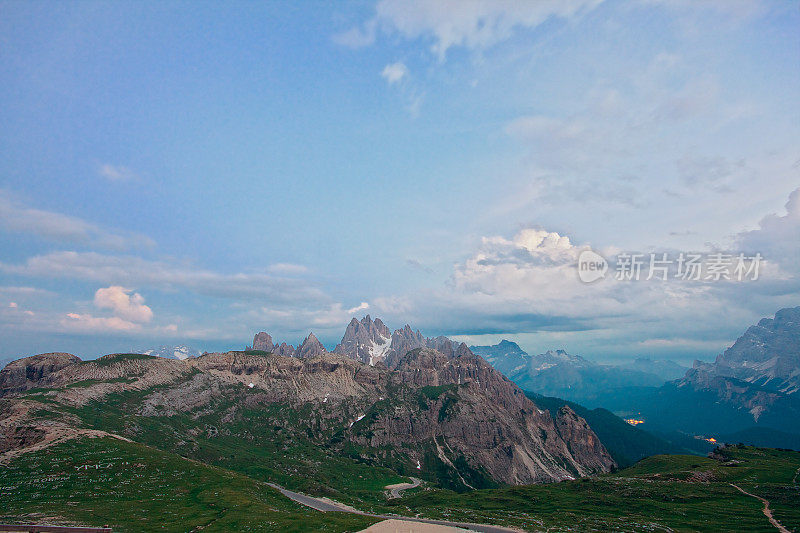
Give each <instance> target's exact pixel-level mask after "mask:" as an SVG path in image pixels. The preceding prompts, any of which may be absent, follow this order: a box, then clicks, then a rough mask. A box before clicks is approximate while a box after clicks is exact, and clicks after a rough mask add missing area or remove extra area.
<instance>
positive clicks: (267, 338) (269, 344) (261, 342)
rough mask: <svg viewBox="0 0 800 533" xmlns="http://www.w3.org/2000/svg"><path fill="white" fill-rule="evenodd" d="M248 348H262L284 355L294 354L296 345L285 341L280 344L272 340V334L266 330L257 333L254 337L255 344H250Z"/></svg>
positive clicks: (265, 350)
mask: <svg viewBox="0 0 800 533" xmlns="http://www.w3.org/2000/svg"><path fill="white" fill-rule="evenodd" d="M246 349H248V350H249V349H253V350H261V351H264V352H270V353H273V354H275V355H282V356H284V357H292V356H294V346H292V345H291V344H286V343H285V342H282V343H280V344H278V343H277V342H275V341H273V340H272V336H271V335H270V334H269V333H266V332H264V331H261V332H259V333H256V336H255V337H253V346H248V347H247V348H246Z"/></svg>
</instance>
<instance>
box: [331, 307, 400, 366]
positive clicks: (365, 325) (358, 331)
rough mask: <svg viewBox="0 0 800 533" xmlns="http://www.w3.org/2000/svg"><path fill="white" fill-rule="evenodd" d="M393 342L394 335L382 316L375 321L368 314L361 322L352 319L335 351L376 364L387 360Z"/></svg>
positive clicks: (357, 359)
mask: <svg viewBox="0 0 800 533" xmlns="http://www.w3.org/2000/svg"><path fill="white" fill-rule="evenodd" d="M391 342H392V335H391V333H390V332H389V328H387V327H386V324H384V323H383V322H382V321H381V319H380V318H376V319H375V321H374V322H373V321H372V319H371V318H370V316H369V315H367V316H365V317H364V318H363V319H361V321H360V322H359V321H358V320H356V319H355V318H353V319H352V320H351V321H350V324H348V325H347V329H346V330H345V332H344V336H343V337H342V342H340V343H339V344H337V345H336V348H334V350H333V353H335V354H339V355H344V356H346V357H349V358H351V359H355V360H356V361H361V362H362V363H367V364H369V365H375V363H377V362H380V361H385V360H386V355H387V354H388V353H389V349H390V348H391Z"/></svg>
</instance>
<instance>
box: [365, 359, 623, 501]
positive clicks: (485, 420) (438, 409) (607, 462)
mask: <svg viewBox="0 0 800 533" xmlns="http://www.w3.org/2000/svg"><path fill="white" fill-rule="evenodd" d="M390 379H391V380H392V381H393V382H394V383H395V384H396V385H398V386H400V385H405V386H407V387H411V388H413V389H416V390H421V391H426V392H424V393H422V396H420V397H419V398H418V402H417V403H408V404H405V405H403V406H400V407H395V409H394V410H393V411H387V412H385V413H382V414H381V415H379V416H375V417H373V418H372V419H371V420H370V423H369V424H368V425H367V426H365V427H364V428H358V429H359V431H358V432H357V433H356V434H355V435H354V439H355V440H356V442H357V443H359V444H361V445H366V446H371V447H376V448H381V447H387V446H388V447H390V448H393V449H401V450H405V451H406V453H408V454H409V455H410V456H412V457H413V456H415V455H417V456H419V455H420V453H421V452H420V450H428V452H427V453H428V456H429V458H428V460H431V458H433V459H432V460H434V461H437V460H438V461H441V462H442V463H444V464H445V465H451V466H452V465H455V464H456V463H458V462H465V463H466V464H467V465H470V466H469V467H466V471H464V472H460V473H461V475H463V476H464V477H463V480H462V481H463V483H464V485H465V486H467V487H469V486H471V485H470V483H471V481H470V479H471V477H470V476H473V477H474V475H475V474H474V472H478V471H485V472H486V473H487V475H488V477H489V478H490V479H492V480H494V481H502V482H505V483H512V484H519V483H537V482H543V481H554V480H562V479H570V478H573V477H577V476H583V475H586V474H589V473H594V472H606V471H608V470H610V469H611V468H613V466H614V464H615V463H614V461H613V459H612V458H611V456H610V455H609V454H608V452H607V451H606V450H605V448H604V447H603V446H602V444H601V443H600V441H599V439H597V436H596V435H595V434H594V433H593V432H592V431H591V429H589V427H588V425H587V424H586V422H585V421H584V420H583V419H582V418H580V417H578V416H577V415H575V414H574V413H572V415H573V416H572V417H567V416H565V417H564V419H563V420H562V422H561V426H562V427H563V428H564V430H565V432H566V431H567V430H569V432H568V435H569V438H575V439H578V440H576V441H575V442H572V441H570V442H567V441H566V440H565V439H564V438H563V437H562V436H561V433H560V432H559V429H557V427H556V424H555V421H554V420H553V418H552V417H551V416H550V414H549V412H547V411H544V410H541V409H539V408H538V407H537V406H536V405H535V404H534V403H533V402H532V401H531V400H530V399H528V398H527V397H526V396H525V394H524V393H523V392H522V391H521V390H520V389H519V388H518V387H517V386H516V385H514V384H513V383H512V382H511V381H509V380H508V379H507V378H505V377H504V376H503V375H502V374H500V373H499V372H498V371H497V370H495V369H494V368H492V367H491V365H489V364H488V363H486V361H484V360H483V359H482V358H480V357H479V356H476V355H474V354H473V353H472V352H471V351H470V350H469V349H468V348H467V346H466V345H464V344H461V345H459V346H458V348H457V349H456V350H455V353H454V354H453V355H450V356H448V355H446V354H443V353H441V352H438V351H436V350H432V349H430V348H427V347H426V348H418V349H416V350H412V351H411V352H409V353H408V354H406V355H405V356H404V357H402V358H401V359H400V360H399V361H398V362H397V365H396V367H395V369H394V371H392V372H390ZM420 402H421V403H420ZM420 404H421V405H423V406H424V407H423V408H419V405H420ZM581 423H582V425H581ZM420 460H421V459H420ZM473 471H474V472H473ZM469 472H473V473H472V474H470V473H469ZM473 481H474V480H473Z"/></svg>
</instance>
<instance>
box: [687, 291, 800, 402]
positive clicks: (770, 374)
mask: <svg viewBox="0 0 800 533" xmlns="http://www.w3.org/2000/svg"><path fill="white" fill-rule="evenodd" d="M694 368H695V369H696V370H697V372H696V373H695V375H696V376H699V375H701V374H708V375H709V376H717V377H723V378H736V379H738V380H741V381H745V382H747V383H751V384H753V385H757V386H759V387H762V388H764V389H766V390H772V391H776V392H780V393H783V394H795V393H797V392H798V390H800V307H793V308H786V309H781V310H779V311H778V312H777V313H775V317H774V318H762V319H761V320H760V321H759V322H758V324H757V325H755V326H750V327H749V328H747V331H745V332H744V334H743V335H742V336H741V337H739V338H738V339H737V340H736V342H735V343H734V344H733V346H731V347H730V348H728V349H727V350H725V351H724V352H723V353H721V354H720V355H718V356H717V358H716V360H715V361H714V362H713V363H703V362H700V361H696V362H695V365H694Z"/></svg>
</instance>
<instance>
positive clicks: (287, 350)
mask: <svg viewBox="0 0 800 533" xmlns="http://www.w3.org/2000/svg"><path fill="white" fill-rule="evenodd" d="M274 353H275V355H282V356H284V357H293V356H294V346H292V345H291V344H286V343H285V342H282V343H281V344H280V346H276V347H275V351H274Z"/></svg>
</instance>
